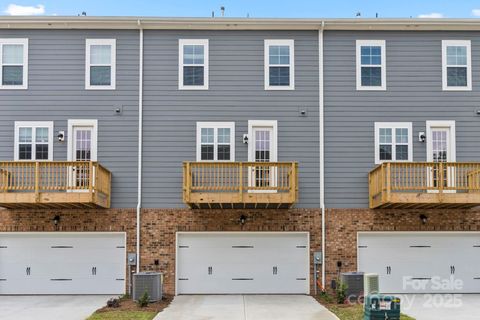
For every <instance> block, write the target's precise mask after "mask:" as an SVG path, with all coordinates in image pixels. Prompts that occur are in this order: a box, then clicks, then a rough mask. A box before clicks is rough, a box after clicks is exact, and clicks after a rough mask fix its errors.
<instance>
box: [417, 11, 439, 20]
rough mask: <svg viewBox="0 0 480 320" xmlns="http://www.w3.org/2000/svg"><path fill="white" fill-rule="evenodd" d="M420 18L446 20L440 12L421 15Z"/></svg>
mask: <svg viewBox="0 0 480 320" xmlns="http://www.w3.org/2000/svg"><path fill="white" fill-rule="evenodd" d="M418 17H419V18H436V19H438V18H445V16H444V15H443V13H438V12H432V13H424V14H419V15H418Z"/></svg>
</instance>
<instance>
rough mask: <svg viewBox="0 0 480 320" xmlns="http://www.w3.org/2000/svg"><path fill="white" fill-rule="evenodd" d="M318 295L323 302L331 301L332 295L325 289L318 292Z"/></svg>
mask: <svg viewBox="0 0 480 320" xmlns="http://www.w3.org/2000/svg"><path fill="white" fill-rule="evenodd" d="M319 296H320V299H322V301H325V303H333V297H332V296H331V295H329V294H328V293H327V292H326V291H322V292H320V295H319Z"/></svg>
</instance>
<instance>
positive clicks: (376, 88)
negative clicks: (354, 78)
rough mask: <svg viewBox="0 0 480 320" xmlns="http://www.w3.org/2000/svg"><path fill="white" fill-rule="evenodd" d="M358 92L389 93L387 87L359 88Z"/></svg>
mask: <svg viewBox="0 0 480 320" xmlns="http://www.w3.org/2000/svg"><path fill="white" fill-rule="evenodd" d="M357 91H387V88H386V87H357Z"/></svg>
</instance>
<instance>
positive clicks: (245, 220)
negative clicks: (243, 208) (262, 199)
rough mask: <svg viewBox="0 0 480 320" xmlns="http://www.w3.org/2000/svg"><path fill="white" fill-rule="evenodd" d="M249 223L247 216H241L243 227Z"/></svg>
mask: <svg viewBox="0 0 480 320" xmlns="http://www.w3.org/2000/svg"><path fill="white" fill-rule="evenodd" d="M246 222H247V216H246V215H244V214H242V215H241V216H240V224H241V225H242V226H243V225H244V224H245V223H246Z"/></svg>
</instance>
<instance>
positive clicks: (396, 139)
mask: <svg viewBox="0 0 480 320" xmlns="http://www.w3.org/2000/svg"><path fill="white" fill-rule="evenodd" d="M412 158H413V157H412V123H411V122H390V123H388V122H375V163H376V164H379V163H382V162H384V161H412Z"/></svg>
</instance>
